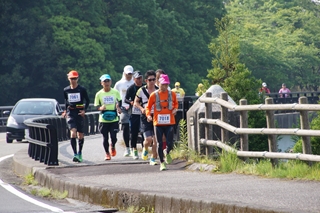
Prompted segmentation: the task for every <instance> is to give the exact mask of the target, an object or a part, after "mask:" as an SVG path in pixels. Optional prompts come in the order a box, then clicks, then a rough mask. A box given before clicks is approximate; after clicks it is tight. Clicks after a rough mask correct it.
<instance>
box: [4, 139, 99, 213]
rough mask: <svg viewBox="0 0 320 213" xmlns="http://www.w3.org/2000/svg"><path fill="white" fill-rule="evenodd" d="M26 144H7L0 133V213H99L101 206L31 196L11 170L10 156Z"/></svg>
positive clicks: (20, 179) (21, 180)
mask: <svg viewBox="0 0 320 213" xmlns="http://www.w3.org/2000/svg"><path fill="white" fill-rule="evenodd" d="M27 146H28V143H26V142H15V141H14V142H13V143H12V144H7V143H6V140H5V133H0V171H1V172H0V186H1V187H0V212H1V213H31V212H32V213H34V212H39V213H40V212H41V213H45V212H65V213H73V212H75V213H81V212H99V211H98V210H101V209H104V208H102V207H101V206H95V205H91V204H88V203H85V202H80V201H77V200H73V199H69V198H67V199H63V200H48V199H43V198H40V197H36V196H33V195H32V194H30V193H28V192H26V190H30V188H28V187H27V186H23V185H22V182H23V178H21V177H18V176H17V175H15V174H14V173H13V170H12V156H13V154H14V153H16V152H17V151H19V150H21V149H25V148H27Z"/></svg>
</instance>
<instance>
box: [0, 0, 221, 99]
mask: <svg viewBox="0 0 320 213" xmlns="http://www.w3.org/2000/svg"><path fill="white" fill-rule="evenodd" d="M0 12H1V14H2V16H1V18H0V26H1V33H0V42H1V43H0V44H1V45H0V54H1V61H0V74H1V75H0V80H1V82H2V84H1V85H0V89H1V91H3V93H4V95H2V96H1V97H0V105H13V104H14V103H15V102H16V101H18V100H19V99H20V98H24V97H53V98H56V99H57V100H58V101H59V102H62V101H63V97H62V92H61V91H62V89H63V87H65V86H66V85H67V84H68V81H67V79H66V74H67V73H68V71H70V70H71V69H75V70H77V71H79V73H80V81H79V83H80V84H81V85H83V86H85V87H86V88H87V89H88V92H89V95H90V97H91V99H92V100H93V97H94V94H95V92H96V91H97V90H98V89H100V88H101V86H100V84H99V80H98V79H99V77H100V75H101V74H103V73H108V74H110V75H111V77H112V79H113V83H115V82H116V81H118V80H119V79H120V78H121V76H122V71H123V67H124V66H125V65H127V64H131V65H132V66H133V67H134V68H135V69H136V70H140V71H142V72H145V71H146V70H149V69H153V70H156V69H158V68H162V69H164V70H165V71H167V72H168V74H169V75H170V79H171V82H172V83H174V82H175V81H179V82H181V86H182V87H183V88H184V90H185V91H186V93H187V94H189V95H193V91H194V89H195V88H196V86H197V84H198V82H199V81H200V80H201V79H202V78H203V77H205V75H206V70H207V69H208V68H209V67H210V51H209V50H208V48H207V45H208V43H209V42H210V40H211V38H212V36H215V35H216V30H215V28H214V27H213V21H212V20H213V19H214V18H220V17H221V16H222V15H223V14H224V13H225V10H224V5H223V3H222V1H221V0H219V1H215V2H208V1H204V0H196V1H191V0H188V1H182V0H179V1H178V0H177V1H163V0H151V1H144V0H134V1H132V0H123V1H115V0H95V1H91V0H68V1H63V0H56V1H51V0H38V1H21V0H3V1H1V2H0ZM22 89H23V90H22ZM21 91H23V92H21Z"/></svg>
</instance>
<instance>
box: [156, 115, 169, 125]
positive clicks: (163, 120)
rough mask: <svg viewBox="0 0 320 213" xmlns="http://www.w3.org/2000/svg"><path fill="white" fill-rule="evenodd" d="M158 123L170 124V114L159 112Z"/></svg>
mask: <svg viewBox="0 0 320 213" xmlns="http://www.w3.org/2000/svg"><path fill="white" fill-rule="evenodd" d="M158 124H170V114H158Z"/></svg>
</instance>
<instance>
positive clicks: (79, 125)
mask: <svg viewBox="0 0 320 213" xmlns="http://www.w3.org/2000/svg"><path fill="white" fill-rule="evenodd" d="M78 113H79V111H78V110H70V111H68V112H67V125H68V128H69V129H70V130H71V129H77V132H80V133H83V128H84V118H83V117H82V116H81V115H78Z"/></svg>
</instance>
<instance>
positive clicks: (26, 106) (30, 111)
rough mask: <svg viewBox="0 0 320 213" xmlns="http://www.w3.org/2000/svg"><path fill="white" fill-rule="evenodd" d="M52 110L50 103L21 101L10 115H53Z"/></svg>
mask: <svg viewBox="0 0 320 213" xmlns="http://www.w3.org/2000/svg"><path fill="white" fill-rule="evenodd" d="M54 109H55V107H54V106H53V103H52V102H50V101H21V102H19V103H18V104H17V106H16V107H15V108H14V110H13V112H12V113H13V114H15V115H53V114H54Z"/></svg>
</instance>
